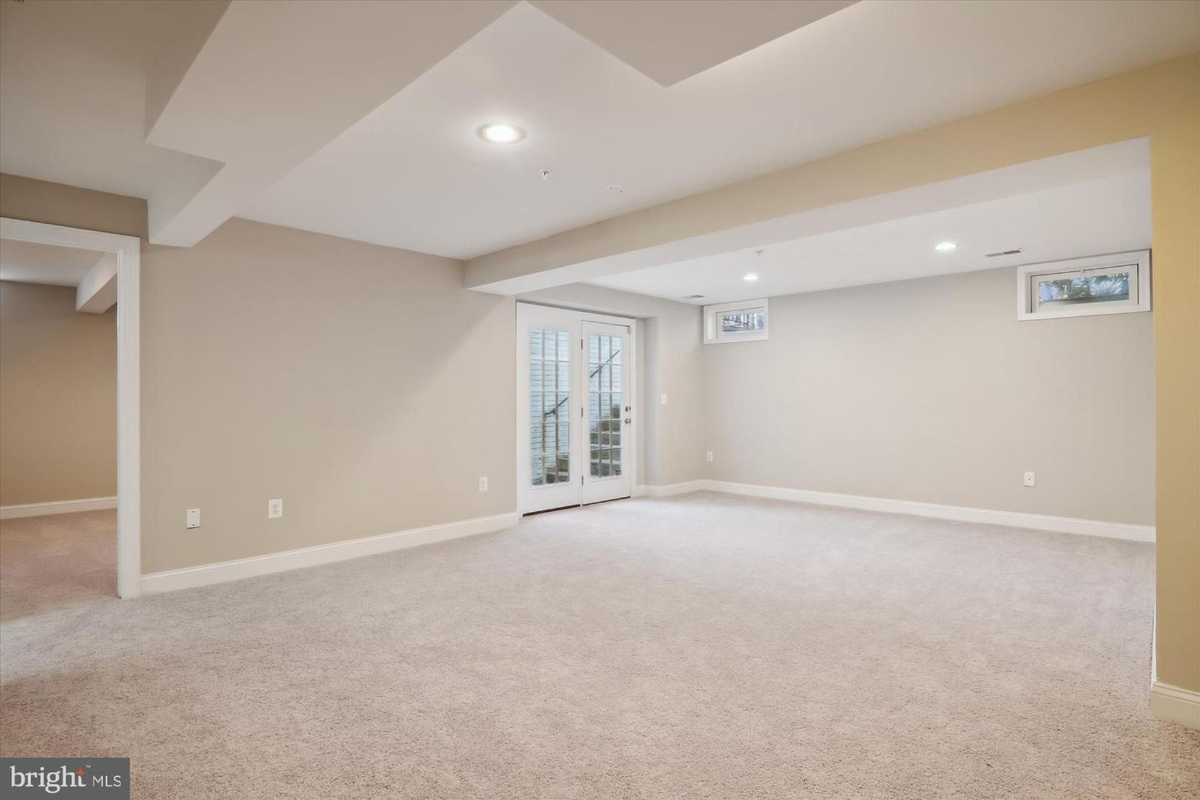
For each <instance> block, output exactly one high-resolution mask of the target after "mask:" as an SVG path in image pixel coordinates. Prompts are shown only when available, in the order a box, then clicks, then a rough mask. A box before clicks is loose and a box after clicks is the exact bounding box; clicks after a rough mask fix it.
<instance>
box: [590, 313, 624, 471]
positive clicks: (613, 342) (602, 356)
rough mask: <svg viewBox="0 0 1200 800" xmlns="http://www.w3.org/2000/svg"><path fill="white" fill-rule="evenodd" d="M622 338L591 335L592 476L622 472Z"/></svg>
mask: <svg viewBox="0 0 1200 800" xmlns="http://www.w3.org/2000/svg"><path fill="white" fill-rule="evenodd" d="M624 397H625V395H624V388H623V387H622V386H621V338H620V337H618V336H604V335H602V334H596V333H593V334H590V335H589V336H588V439H589V452H588V457H589V458H588V460H589V462H590V469H591V476H592V477H593V478H608V477H615V476H618V475H620V474H621V430H622V429H621V424H622V416H623V415H622V412H623V411H624Z"/></svg>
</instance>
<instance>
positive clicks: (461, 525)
mask: <svg viewBox="0 0 1200 800" xmlns="http://www.w3.org/2000/svg"><path fill="white" fill-rule="evenodd" d="M519 519H520V515H519V514H517V513H515V512H513V513H510V514H496V515H494V516H490V517H477V518H475V519H467V520H463V521H461V522H446V523H443V524H441V525H430V526H428V527H425V528H412V529H410V530H406V531H396V532H395V533H382V534H379V535H378V536H366V537H364V538H362V539H350V540H348V541H345V542H331V543H329V544H319V545H315V546H313V547H302V548H300V549H298V550H285V551H283V552H281V553H268V554H267V555H262V556H253V557H251V558H239V559H236V560H234V561H221V562H218V563H216V564H204V565H201V566H199V567H185V568H183V569H172V570H166V571H165V572H152V573H150V574H148V575H143V576H142V581H141V586H142V594H159V593H161V592H170V591H174V590H176V589H190V588H193V587H196V586H207V585H209V584H213V583H224V582H226V581H234V580H239V579H241V578H252V577H255V576H258V575H270V574H272V573H275V572H286V571H287V570H293V569H301V568H303V567H315V566H318V565H320V564H331V563H333V562H335V561H346V560H349V559H351V558H359V557H361V556H370V555H375V554H377V553H386V552H389V551H391V550H402V549H404V548H407V547H416V546H418V545H422V544H431V543H433V542H442V541H446V540H447V539H458V538H461V537H463V536H474V535H476V534H480V533H490V532H492V531H499V530H504V529H505V528H511V527H513V526H514V525H516V524H517V521H518V520H519Z"/></svg>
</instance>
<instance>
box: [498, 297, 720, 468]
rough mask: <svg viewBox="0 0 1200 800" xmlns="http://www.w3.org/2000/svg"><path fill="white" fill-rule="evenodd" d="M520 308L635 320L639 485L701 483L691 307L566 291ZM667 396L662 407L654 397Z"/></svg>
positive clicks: (696, 340) (696, 317)
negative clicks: (555, 307)
mask: <svg viewBox="0 0 1200 800" xmlns="http://www.w3.org/2000/svg"><path fill="white" fill-rule="evenodd" d="M518 299H520V300H526V301H529V302H536V303H544V304H547V305H558V306H562V307H564V308H577V309H583V310H587V311H595V312H599V313H605V314H616V315H620V316H626V317H634V318H636V319H637V320H638V345H639V351H640V352H639V353H638V356H639V364H638V386H639V387H640V390H639V392H638V394H639V395H640V397H639V406H640V413H641V422H642V424H641V425H640V426H639V428H638V483H640V484H643V485H650V486H662V485H667V484H672V483H683V482H685V481H691V480H696V479H697V478H701V477H703V467H704V463H703V459H702V456H703V454H702V453H701V452H699V451H698V449H697V448H698V443H699V442H700V441H701V440H702V438H703V434H704V417H703V414H704V384H703V376H702V361H701V353H702V349H703V344H702V339H701V327H700V310H699V309H698V308H697V307H696V306H692V305H688V304H686V303H678V302H675V301H672V300H661V299H659V298H656V297H646V296H645V295H639V294H631V293H629V292H622V291H618V290H616V289H608V288H605V287H602V286H591V285H589V284H584V283H573V284H568V285H565V286H558V287H555V288H553V289H544V290H541V291H537V292H530V293H528V294H524V295H520V297H519V298H518ZM663 394H666V395H667V405H665V406H664V405H662V403H661V396H662V395H663Z"/></svg>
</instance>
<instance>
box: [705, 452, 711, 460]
mask: <svg viewBox="0 0 1200 800" xmlns="http://www.w3.org/2000/svg"><path fill="white" fill-rule="evenodd" d="M704 460H705V461H712V450H707V451H705V453H704Z"/></svg>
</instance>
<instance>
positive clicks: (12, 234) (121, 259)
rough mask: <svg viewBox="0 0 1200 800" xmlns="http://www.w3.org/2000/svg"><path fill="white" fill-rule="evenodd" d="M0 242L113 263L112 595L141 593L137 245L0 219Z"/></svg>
mask: <svg viewBox="0 0 1200 800" xmlns="http://www.w3.org/2000/svg"><path fill="white" fill-rule="evenodd" d="M0 239H9V240H12V241H16V242H32V243H35V244H52V245H58V246H60V247H79V248H83V249H86V250H98V251H100V252H103V253H112V254H113V255H114V256H116V259H117V596H118V597H121V598H124V599H132V598H134V597H137V596H138V595H140V594H141V582H142V464H141V425H142V421H141V420H142V411H141V336H142V335H141V240H140V239H138V237H136V236H126V235H124V234H119V233H105V232H103V231H90V230H86V229H84V228H69V227H66V226H64V225H48V224H46V223H43V222H30V221H29V220H23V219H12V218H9V217H0Z"/></svg>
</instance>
